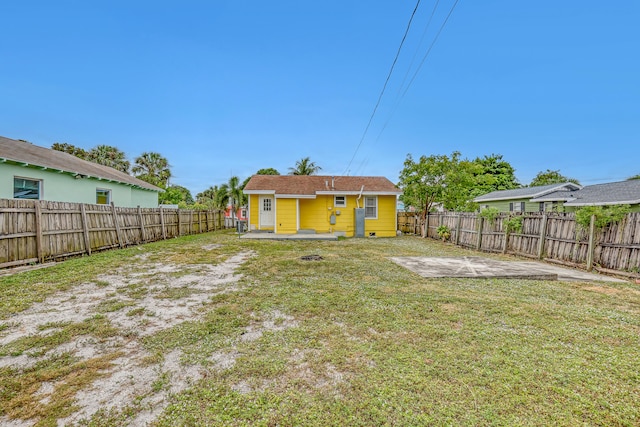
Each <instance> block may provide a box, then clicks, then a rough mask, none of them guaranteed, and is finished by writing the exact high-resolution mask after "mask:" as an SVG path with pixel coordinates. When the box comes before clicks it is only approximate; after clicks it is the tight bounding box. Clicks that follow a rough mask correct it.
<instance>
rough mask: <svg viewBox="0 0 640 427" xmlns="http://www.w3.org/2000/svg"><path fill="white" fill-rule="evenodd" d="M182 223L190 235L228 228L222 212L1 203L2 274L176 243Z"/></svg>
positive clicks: (15, 201) (43, 203)
mask: <svg viewBox="0 0 640 427" xmlns="http://www.w3.org/2000/svg"><path fill="white" fill-rule="evenodd" d="M180 217H182V218H183V219H182V221H184V223H183V224H182V225H181V226H182V228H183V231H184V233H186V234H194V233H201V232H205V231H208V230H219V229H222V228H224V214H223V213H222V212H221V211H206V212H199V211H197V212H196V213H195V215H194V212H193V211H190V210H178V209H175V210H174V209H171V210H169V209H164V210H162V209H160V208H157V209H153V208H120V207H114V206H109V205H85V204H79V203H68V202H51V201H42V200H40V201H39V200H15V199H0V268H4V267H12V266H17V265H24V264H29V263H33V262H44V261H48V260H52V259H56V258H61V257H67V256H72V255H78V254H88V255H91V253H92V252H94V251H98V250H103V249H108V248H115V247H118V246H120V247H125V246H130V245H137V244H140V243H145V242H152V241H156V240H161V239H163V238H170V237H175V236H177V235H178V230H179V228H178V227H179V226H180V225H179V222H178V221H179V220H180ZM203 220H204V221H205V224H204V225H203V224H202V221H203ZM164 221H168V222H167V223H166V224H163V222H164Z"/></svg>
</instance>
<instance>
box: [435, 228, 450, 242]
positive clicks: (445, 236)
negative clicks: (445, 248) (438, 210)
mask: <svg viewBox="0 0 640 427" xmlns="http://www.w3.org/2000/svg"><path fill="white" fill-rule="evenodd" d="M436 233H438V236H439V237H440V238H441V239H442V241H445V240H449V238H450V237H451V230H450V229H449V227H447V226H446V225H440V226H438V228H436Z"/></svg>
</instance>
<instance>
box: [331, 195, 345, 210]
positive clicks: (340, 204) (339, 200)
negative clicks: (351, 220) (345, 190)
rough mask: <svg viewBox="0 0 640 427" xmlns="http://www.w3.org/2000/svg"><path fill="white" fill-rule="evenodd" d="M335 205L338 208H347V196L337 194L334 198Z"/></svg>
mask: <svg viewBox="0 0 640 427" xmlns="http://www.w3.org/2000/svg"><path fill="white" fill-rule="evenodd" d="M333 205H334V206H335V207H336V208H346V207H347V196H335V197H334V199H333Z"/></svg>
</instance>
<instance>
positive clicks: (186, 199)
mask: <svg viewBox="0 0 640 427" xmlns="http://www.w3.org/2000/svg"><path fill="white" fill-rule="evenodd" d="M158 201H159V202H160V203H161V204H162V203H164V204H172V205H177V204H180V203H183V204H186V205H192V204H193V196H191V191H189V189H188V188H186V187H183V186H181V185H170V186H168V187H167V188H166V189H165V191H163V192H162V193H160V195H159V196H158Z"/></svg>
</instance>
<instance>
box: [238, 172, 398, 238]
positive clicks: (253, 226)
mask: <svg viewBox="0 0 640 427" xmlns="http://www.w3.org/2000/svg"><path fill="white" fill-rule="evenodd" d="M244 193H245V194H246V195H247V196H248V200H249V205H248V226H249V231H270V232H273V233H276V234H296V233H329V234H334V235H337V236H346V237H353V236H356V237H365V236H366V237H392V236H395V235H396V230H397V199H398V195H399V194H400V193H401V191H400V190H399V189H398V187H396V186H395V185H394V184H393V183H392V182H391V181H389V180H388V179H387V178H385V177H381V176H371V177H367V176H318V175H254V176H252V177H251V179H250V180H249V182H248V183H247V184H246V186H245V188H244Z"/></svg>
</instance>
